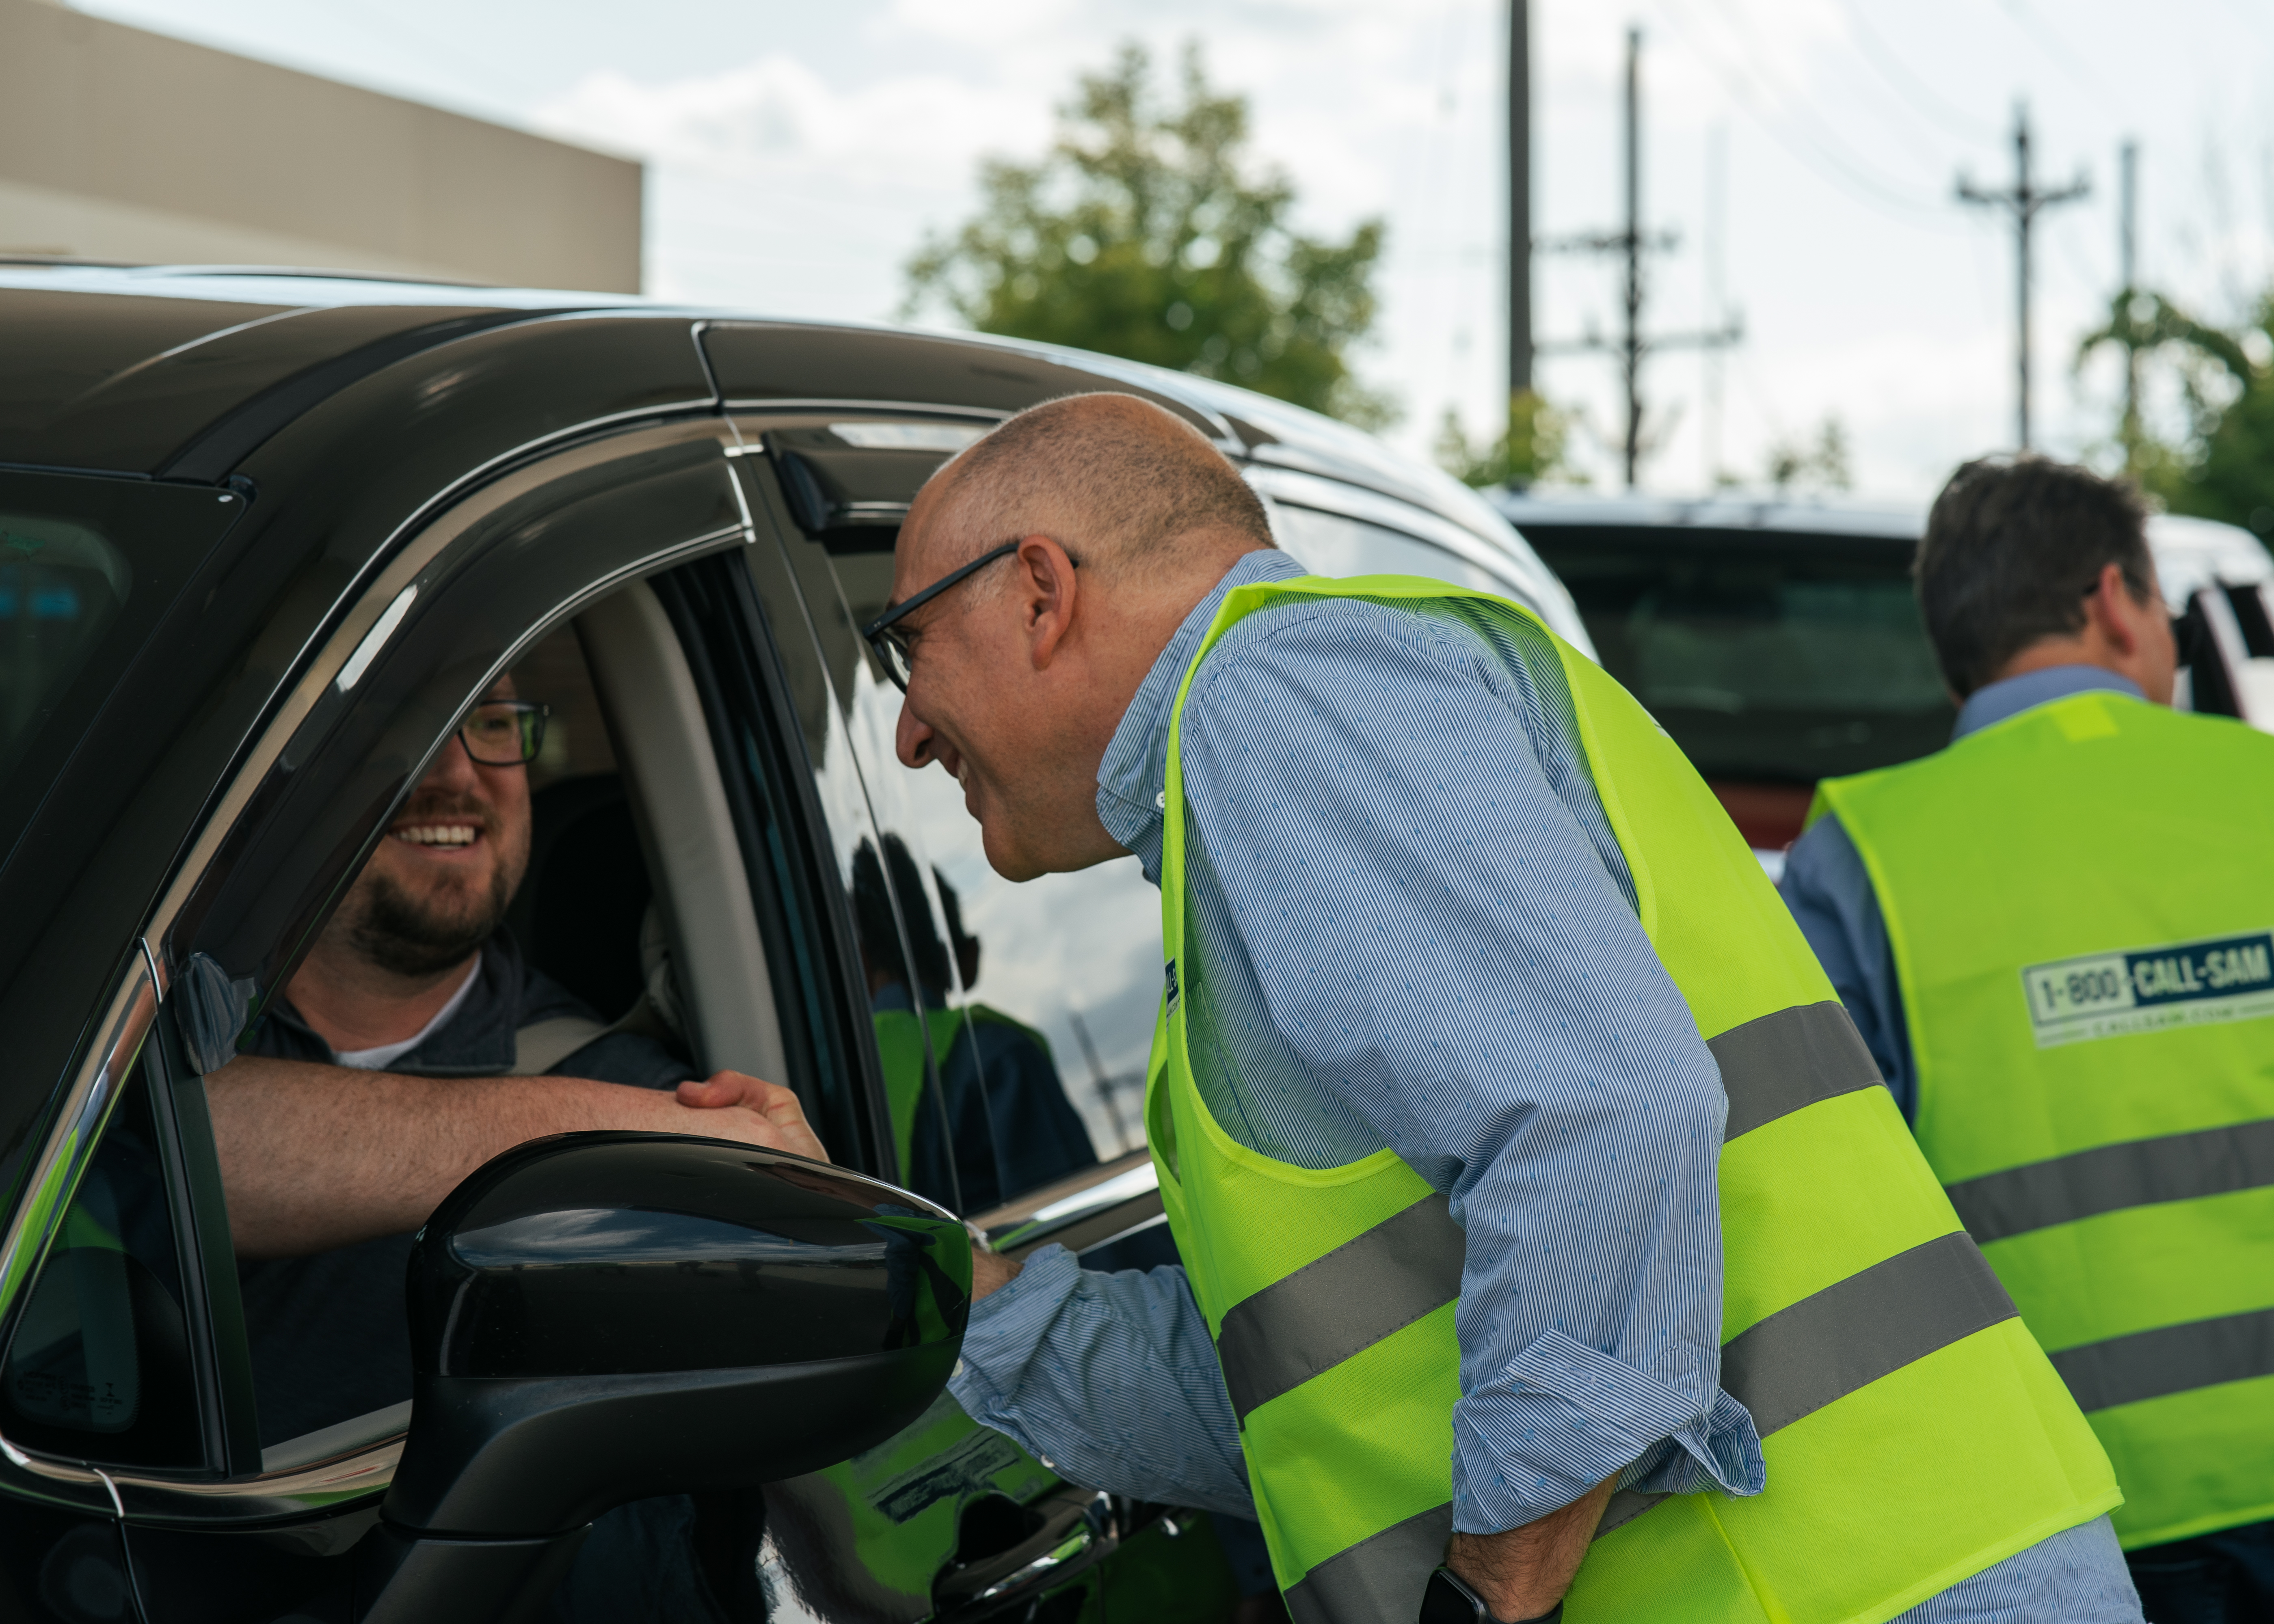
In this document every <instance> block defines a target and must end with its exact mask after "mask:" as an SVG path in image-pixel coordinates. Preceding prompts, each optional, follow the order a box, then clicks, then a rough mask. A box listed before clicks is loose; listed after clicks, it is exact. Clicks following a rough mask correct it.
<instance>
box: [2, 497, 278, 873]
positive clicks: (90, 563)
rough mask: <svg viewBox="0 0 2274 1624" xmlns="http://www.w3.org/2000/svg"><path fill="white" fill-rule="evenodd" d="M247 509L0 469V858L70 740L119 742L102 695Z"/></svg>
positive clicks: (125, 743)
mask: <svg viewBox="0 0 2274 1624" xmlns="http://www.w3.org/2000/svg"><path fill="white" fill-rule="evenodd" d="M244 510H245V502H244V500H243V499H242V498H240V497H238V496H237V495H236V494H235V493H234V492H220V491H215V490H214V489H212V488H211V487H210V486H192V485H160V484H157V483H155V482H154V481H150V480H139V479H102V478H87V477H77V476H72V475H68V474H32V473H12V472H7V473H0V854H5V853H8V852H9V851H10V849H11V847H12V846H14V844H15V841H16V839H17V837H18V836H19V834H21V833H22V831H23V828H24V824H25V823H26V821H27V820H28V819H29V817H30V816H31V814H32V812H33V810H34V808H36V807H37V806H38V805H39V804H40V801H41V799H42V798H43V797H44V796H45V794H46V793H47V791H48V788H49V786H50V785H51V784H52V783H53V782H54V781H55V778H56V774H57V773H59V772H60V771H62V770H63V768H64V763H66V762H68V761H69V760H70V759H71V757H72V753H73V752H74V751H75V750H76V749H78V748H81V747H82V746H85V747H88V748H95V749H104V748H129V740H130V738H131V736H132V727H131V726H129V725H128V724H129V722H130V721H131V718H111V725H109V726H105V725H104V724H103V722H102V708H103V703H104V701H105V700H107V699H108V698H109V695H110V692H111V689H112V688H114V687H115V686H116V685H117V680H118V678H119V677H120V675H121V674H122V673H124V670H125V667H126V665H128V664H129V663H130V662H131V661H132V659H133V658H134V657H135V656H136V655H137V654H138V653H139V651H140V650H141V648H142V646H143V644H144V643H146V642H147V640H148V637H149V635H150V631H151V628H153V627H154V625H155V624H156V621H157V620H158V617H159V616H160V615H161V614H162V613H163V612H164V611H165V609H166V608H167V606H168V605H169V604H171V603H172V601H173V598H174V596H175V594H176V593H177V591H178V590H180V587H181V583H182V582H183V581H184V579H185V578H186V577H187V576H188V575H189V573H190V571H191V570H192V569H193V568H195V567H196V566H197V564H198V562H199V561H200V560H202V559H203V558H204V557H205V556H206V554H207V553H208V552H209V551H210V550H211V549H212V546H213V544H214V543H215V541H216V540H217V539H219V538H220V536H221V534H222V531H223V530H226V529H227V528H228V526H229V525H230V523H233V522H234V521H235V520H236V518H237V515H238V514H240V513H242V512H243V511H244ZM147 744H148V741H147V740H144V741H140V744H139V746H137V747H134V748H147Z"/></svg>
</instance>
